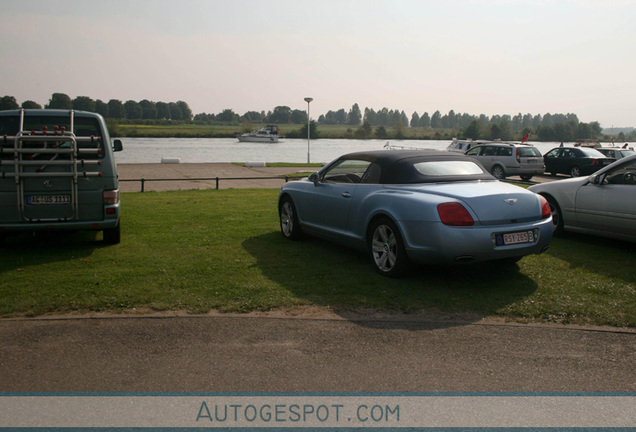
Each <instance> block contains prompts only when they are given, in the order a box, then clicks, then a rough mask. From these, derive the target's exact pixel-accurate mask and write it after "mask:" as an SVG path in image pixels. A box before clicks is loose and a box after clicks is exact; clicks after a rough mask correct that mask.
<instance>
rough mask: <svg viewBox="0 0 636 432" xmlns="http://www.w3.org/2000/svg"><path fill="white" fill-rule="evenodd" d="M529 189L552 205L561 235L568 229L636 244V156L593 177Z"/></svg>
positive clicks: (604, 169)
mask: <svg viewBox="0 0 636 432" xmlns="http://www.w3.org/2000/svg"><path fill="white" fill-rule="evenodd" d="M529 189H530V190H531V191H532V192H535V193H538V194H541V195H543V196H544V197H545V198H546V199H547V200H548V203H550V209H551V211H552V223H553V225H554V230H555V233H557V234H558V233H560V232H562V231H563V230H566V231H575V232H581V233H588V234H594V235H600V236H605V237H611V238H616V239H621V240H629V241H633V242H636V155H633V156H629V157H626V158H622V159H620V160H618V161H616V162H614V163H613V164H611V165H609V166H607V167H605V168H603V169H601V170H599V171H598V172H596V173H595V174H593V175H591V176H589V177H579V178H572V179H565V180H559V181H555V182H550V183H543V184H537V185H534V186H531V187H530V188H529Z"/></svg>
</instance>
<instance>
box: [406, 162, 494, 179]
mask: <svg viewBox="0 0 636 432" xmlns="http://www.w3.org/2000/svg"><path fill="white" fill-rule="evenodd" d="M413 166H414V167H415V169H416V171H417V172H419V173H420V174H422V175H425V176H427V177H448V176H472V175H479V174H483V173H484V170H482V169H481V167H480V166H479V165H477V164H476V163H474V162H472V161H429V162H419V163H416V164H414V165H413Z"/></svg>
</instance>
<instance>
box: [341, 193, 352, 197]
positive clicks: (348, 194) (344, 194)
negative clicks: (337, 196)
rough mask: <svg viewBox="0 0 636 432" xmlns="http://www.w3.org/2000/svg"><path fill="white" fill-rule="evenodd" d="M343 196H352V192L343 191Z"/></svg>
mask: <svg viewBox="0 0 636 432" xmlns="http://www.w3.org/2000/svg"><path fill="white" fill-rule="evenodd" d="M342 196H343V197H344V198H351V194H350V193H349V192H343V193H342Z"/></svg>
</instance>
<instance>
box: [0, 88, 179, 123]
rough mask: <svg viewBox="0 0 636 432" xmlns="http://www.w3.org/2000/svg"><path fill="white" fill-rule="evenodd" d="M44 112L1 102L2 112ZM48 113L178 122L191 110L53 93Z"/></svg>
mask: <svg viewBox="0 0 636 432" xmlns="http://www.w3.org/2000/svg"><path fill="white" fill-rule="evenodd" d="M18 108H25V109H32V108H38V109H41V108H42V106H41V105H40V104H38V103H37V102H34V101H31V100H27V101H24V102H22V104H20V105H19V104H18V102H17V101H16V99H15V97H13V96H4V97H2V98H1V99H0V110H8V109H18ZM44 108H45V109H74V110H81V111H90V112H95V113H98V114H101V115H102V116H104V117H105V118H112V119H115V120H119V121H121V120H179V121H191V120H192V110H191V109H190V107H189V106H188V104H187V103H186V102H183V101H178V102H152V101H149V100H147V99H144V100H142V101H139V102H137V101H133V100H128V101H126V102H122V101H121V100H118V99H110V100H109V101H108V102H104V101H102V100H100V99H97V100H93V99H91V98H90V97H88V96H78V97H76V98H75V99H71V98H70V97H69V96H68V95H67V94H64V93H53V95H52V96H51V99H49V103H48V104H46V105H45V106H44Z"/></svg>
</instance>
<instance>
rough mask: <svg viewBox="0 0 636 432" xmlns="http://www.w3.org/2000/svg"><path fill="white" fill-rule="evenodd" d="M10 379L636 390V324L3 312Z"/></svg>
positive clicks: (44, 387) (245, 386)
mask: <svg viewBox="0 0 636 432" xmlns="http://www.w3.org/2000/svg"><path fill="white" fill-rule="evenodd" d="M0 341H2V342H1V345H0V391H113V392H115V391H116V392H124V391H125V392H131V391H636V374H635V373H634V372H635V369H634V365H635V364H636V331H635V330H621V329H613V328H583V327H572V326H557V325H534V324H508V323H500V322H496V321H472V322H471V321H470V320H464V321H455V320H453V319H452V317H451V318H448V317H447V318H440V317H433V318H427V317H426V316H415V317H408V316H404V315H399V316H388V317H387V316H379V317H378V316H365V315H352V314H348V315H345V314H341V315H338V314H335V313H332V312H325V313H311V314H300V315H291V314H283V313H281V314H275V315H271V314H270V315H262V316H258V315H255V314H249V315H223V314H211V315H203V316H188V315H179V314H173V315H169V314H159V315H154V316H131V315H115V316H95V315H94V316H85V317H81V316H79V317H78V316H75V317H74V316H62V317H57V318H50V317H49V318H39V319H24V318H19V319H3V320H0Z"/></svg>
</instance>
